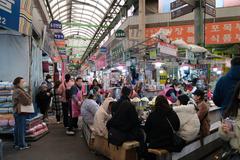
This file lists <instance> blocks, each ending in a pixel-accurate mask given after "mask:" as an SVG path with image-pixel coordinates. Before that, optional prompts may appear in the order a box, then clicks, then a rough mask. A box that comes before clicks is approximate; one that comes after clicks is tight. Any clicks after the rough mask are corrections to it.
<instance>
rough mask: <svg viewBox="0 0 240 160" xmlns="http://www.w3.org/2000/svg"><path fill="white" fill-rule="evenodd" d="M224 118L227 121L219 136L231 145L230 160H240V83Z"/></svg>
mask: <svg viewBox="0 0 240 160" xmlns="http://www.w3.org/2000/svg"><path fill="white" fill-rule="evenodd" d="M224 118H225V120H224V121H223V123H222V125H221V127H220V128H219V135H220V137H221V138H222V139H223V140H225V141H226V142H227V143H228V144H229V148H228V149H227V151H228V152H227V153H228V155H227V156H228V159H229V160H238V159H240V82H239V83H238V84H237V86H236V88H235V91H234V94H233V97H232V100H231V103H230V105H229V106H228V108H227V110H226V111H225V113H224Z"/></svg>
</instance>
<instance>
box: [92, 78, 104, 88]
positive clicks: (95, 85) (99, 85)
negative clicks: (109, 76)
mask: <svg viewBox="0 0 240 160" xmlns="http://www.w3.org/2000/svg"><path fill="white" fill-rule="evenodd" d="M94 87H99V88H100V89H101V88H102V85H101V84H100V83H98V81H97V79H94V80H93V82H92V85H91V86H90V90H92V89H94Z"/></svg>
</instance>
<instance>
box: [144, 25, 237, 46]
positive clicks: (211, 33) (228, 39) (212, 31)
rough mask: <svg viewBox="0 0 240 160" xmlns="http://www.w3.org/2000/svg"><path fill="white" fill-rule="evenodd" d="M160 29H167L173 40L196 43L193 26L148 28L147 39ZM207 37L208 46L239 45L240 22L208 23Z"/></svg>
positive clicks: (206, 27) (206, 28)
mask: <svg viewBox="0 0 240 160" xmlns="http://www.w3.org/2000/svg"><path fill="white" fill-rule="evenodd" d="M160 28H166V29H169V30H170V35H169V38H170V39H171V40H176V39H183V40H184V41H186V42H187V43H190V44H193V43H194V26H193V25H181V26H169V27H158V28H146V37H147V38H149V37H151V36H152V35H153V34H155V33H157V32H158V31H159V29H160ZM205 36H206V37H205V40H206V44H228V43H239V42H240V21H227V22H216V23H207V24H206V26H205ZM152 42H153V41H152ZM152 42H148V43H152Z"/></svg>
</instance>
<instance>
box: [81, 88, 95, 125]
mask: <svg viewBox="0 0 240 160" xmlns="http://www.w3.org/2000/svg"><path fill="white" fill-rule="evenodd" d="M95 96H96V93H94V91H93V90H90V92H89V93H88V96H87V98H86V99H85V100H84V101H83V103H82V106H81V115H82V117H83V120H84V122H86V123H87V124H88V125H93V120H94V116H95V114H96V112H97V110H98V108H99V105H98V104H97V103H96V101H95V100H94V99H95Z"/></svg>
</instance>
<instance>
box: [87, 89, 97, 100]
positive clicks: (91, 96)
mask: <svg viewBox="0 0 240 160" xmlns="http://www.w3.org/2000/svg"><path fill="white" fill-rule="evenodd" d="M95 94H96V92H95V93H94V90H93V89H92V90H90V91H89V92H88V96H87V98H88V99H93V98H94V96H95Z"/></svg>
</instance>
